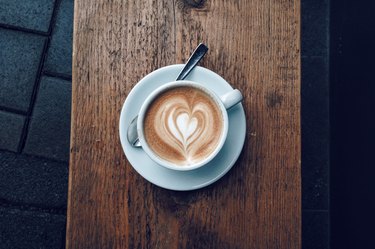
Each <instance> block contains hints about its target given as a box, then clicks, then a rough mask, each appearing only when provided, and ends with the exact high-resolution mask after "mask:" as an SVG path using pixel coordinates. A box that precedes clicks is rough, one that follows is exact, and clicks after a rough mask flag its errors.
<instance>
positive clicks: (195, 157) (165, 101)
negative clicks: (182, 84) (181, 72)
mask: <svg viewBox="0 0 375 249" xmlns="http://www.w3.org/2000/svg"><path fill="white" fill-rule="evenodd" d="M203 94H204V93H202V95H203ZM203 97H204V98H203ZM203 97H201V96H190V95H185V94H183V95H182V94H181V95H179V94H177V93H176V94H175V95H173V96H170V95H169V96H168V98H160V101H158V102H155V103H154V107H153V108H155V111H154V110H150V112H152V118H151V119H150V122H149V123H148V122H147V125H146V126H147V127H148V128H147V132H149V133H150V134H152V135H149V136H153V139H152V140H151V141H148V143H149V144H151V146H150V147H151V148H152V149H153V150H154V151H155V152H156V153H157V154H158V155H159V156H160V157H162V158H164V159H166V160H168V161H171V162H173V163H176V164H180V165H190V164H193V163H195V162H197V161H199V160H202V159H204V158H205V157H207V156H208V155H209V154H210V153H211V152H212V151H213V150H214V149H215V148H216V146H217V144H218V141H219V139H220V135H221V130H222V119H221V112H220V110H219V109H218V107H217V106H216V104H215V103H212V100H211V99H210V98H209V97H205V96H203ZM146 136H147V134H146ZM155 136H156V137H157V138H156V137H155Z"/></svg>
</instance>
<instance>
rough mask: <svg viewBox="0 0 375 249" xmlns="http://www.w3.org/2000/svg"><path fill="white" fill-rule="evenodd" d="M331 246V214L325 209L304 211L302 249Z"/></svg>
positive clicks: (319, 248)
mask: <svg viewBox="0 0 375 249" xmlns="http://www.w3.org/2000/svg"><path fill="white" fill-rule="evenodd" d="M328 248H329V214H328V212H325V211H323V212H322V211H303V212H302V249H328Z"/></svg>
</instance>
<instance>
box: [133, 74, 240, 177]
mask: <svg viewBox="0 0 375 249" xmlns="http://www.w3.org/2000/svg"><path fill="white" fill-rule="evenodd" d="M181 86H188V87H193V88H198V89H199V90H201V91H203V92H205V93H206V94H208V96H210V97H211V98H212V100H213V101H214V102H215V103H216V104H217V106H218V107H219V109H220V111H221V114H222V117H223V129H222V134H221V136H220V140H219V143H218V145H217V147H216V148H215V149H214V150H213V152H212V153H211V154H209V155H208V156H207V157H206V158H204V159H203V160H201V161H199V162H197V163H194V164H191V165H187V166H181V165H175V164H173V163H172V162H169V161H167V160H164V159H162V158H161V157H159V156H158V155H157V154H156V153H155V152H154V151H153V150H152V149H151V148H150V147H149V145H148V144H147V141H146V139H145V135H144V120H145V115H146V112H147V110H148V108H149V106H150V104H151V103H152V102H153V101H154V100H155V99H156V98H157V97H158V96H159V95H160V94H161V93H163V92H164V91H166V90H169V89H172V88H175V87H181ZM241 101H242V94H241V92H240V91H239V90H237V89H234V90H231V91H229V92H227V93H226V94H224V95H222V96H218V95H217V94H216V93H214V92H213V91H212V90H210V89H208V88H207V87H204V86H203V85H202V84H199V83H197V82H193V81H188V80H180V81H173V82H170V83H166V84H165V85H162V86H160V87H158V88H157V89H155V90H154V91H153V92H152V93H151V94H150V95H149V96H148V97H147V98H146V100H145V101H144V102H143V104H142V106H141V109H140V111H139V114H138V121H137V132H138V136H139V141H140V143H141V145H142V148H143V150H144V151H145V152H146V153H147V155H148V156H149V157H150V158H151V159H152V160H153V161H155V162H156V163H157V164H159V165H161V166H164V167H166V168H168V169H172V170H178V171H187V170H193V169H197V168H199V167H202V166H204V165H206V164H207V163H208V162H210V161H211V160H212V159H213V158H214V157H215V156H216V155H217V154H218V153H219V151H220V150H221V148H222V147H223V145H224V142H225V140H226V138H227V134H228V124H229V123H228V110H229V109H230V108H231V107H233V106H235V105H236V104H238V103H239V102H241Z"/></svg>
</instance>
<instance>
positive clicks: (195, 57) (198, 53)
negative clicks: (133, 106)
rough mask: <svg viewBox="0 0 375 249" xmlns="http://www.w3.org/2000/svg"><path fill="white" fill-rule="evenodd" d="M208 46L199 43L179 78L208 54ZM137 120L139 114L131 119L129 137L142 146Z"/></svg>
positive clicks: (186, 74) (130, 141) (181, 78)
mask: <svg viewBox="0 0 375 249" xmlns="http://www.w3.org/2000/svg"><path fill="white" fill-rule="evenodd" d="M207 50H208V48H207V47H206V45H204V44H203V43H199V45H198V47H197V48H196V49H195V50H194V52H193V53H192V55H191V56H190V58H189V60H188V61H187V62H186V64H185V66H184V68H183V69H182V70H181V72H180V74H179V75H178V76H177V79H176V81H177V80H183V79H185V78H186V76H188V75H189V73H190V72H191V70H193V68H194V67H195V66H196V65H197V64H198V62H199V61H200V60H201V59H202V58H203V56H204V55H205V54H206V52H207ZM137 120H138V115H137V116H135V118H133V120H132V121H131V123H130V125H129V127H128V132H127V138H128V141H129V143H130V144H131V145H132V146H133V147H141V143H140V142H139V138H138V132H137Z"/></svg>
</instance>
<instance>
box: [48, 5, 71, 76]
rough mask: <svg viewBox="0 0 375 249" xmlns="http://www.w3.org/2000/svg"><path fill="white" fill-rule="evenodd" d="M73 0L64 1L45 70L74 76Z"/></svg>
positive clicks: (59, 12)
mask: <svg viewBox="0 0 375 249" xmlns="http://www.w3.org/2000/svg"><path fill="white" fill-rule="evenodd" d="M73 5H74V4H73V0H62V2H61V4H60V6H59V9H58V12H57V19H56V23H55V26H54V27H53V34H52V39H51V43H50V47H49V49H48V54H47V60H46V62H45V64H44V70H45V71H47V72H52V73H58V74H63V75H66V76H71V75H72V42H73Z"/></svg>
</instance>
